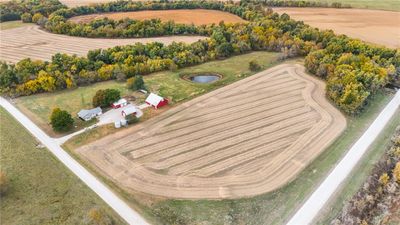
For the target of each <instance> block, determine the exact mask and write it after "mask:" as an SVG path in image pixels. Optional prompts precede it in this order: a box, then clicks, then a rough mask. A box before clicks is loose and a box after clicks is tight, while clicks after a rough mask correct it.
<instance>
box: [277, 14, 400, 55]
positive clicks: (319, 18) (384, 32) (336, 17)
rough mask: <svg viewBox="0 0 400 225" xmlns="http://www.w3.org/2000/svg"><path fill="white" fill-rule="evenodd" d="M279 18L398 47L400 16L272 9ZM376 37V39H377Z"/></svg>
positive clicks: (399, 43) (399, 41)
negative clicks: (279, 15)
mask: <svg viewBox="0 0 400 225" xmlns="http://www.w3.org/2000/svg"><path fill="white" fill-rule="evenodd" d="M273 10H274V11H275V12H277V13H279V14H282V13H287V14H288V15H290V17H291V18H293V19H295V20H301V21H304V23H306V24H309V25H311V26H313V27H317V28H320V29H331V30H333V31H334V32H335V33H337V34H346V35H348V36H349V37H352V38H358V39H361V40H363V41H366V42H370V43H374V44H379V45H384V46H386V47H389V48H399V47H400V29H399V21H400V12H391V11H382V10H366V9H334V8H273ZM377 34H379V35H377Z"/></svg>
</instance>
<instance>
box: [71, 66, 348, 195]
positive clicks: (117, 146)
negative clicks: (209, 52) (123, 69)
mask: <svg viewBox="0 0 400 225" xmlns="http://www.w3.org/2000/svg"><path fill="white" fill-rule="evenodd" d="M303 71H304V68H303V67H301V66H298V65H281V66H277V67H274V68H272V69H269V70H266V71H263V72H261V73H258V74H256V75H254V76H251V77H249V78H246V79H244V80H241V81H239V82H236V83H234V84H231V85H228V86H225V87H223V88H221V89H218V90H216V91H213V92H210V93H208V94H206V95H203V96H201V97H198V98H196V99H194V100H191V101H189V102H186V103H183V104H181V105H179V106H177V107H175V108H173V109H171V110H169V111H167V112H165V113H164V114H162V115H161V116H158V117H155V118H153V119H150V120H148V121H146V122H144V123H142V124H140V125H138V126H135V127H132V128H130V129H127V130H126V131H125V132H119V133H116V134H113V135H110V136H107V137H105V138H103V139H101V140H98V141H96V142H94V143H92V144H89V145H87V146H83V147H81V148H79V149H77V152H78V153H79V154H81V155H82V156H83V158H85V159H86V160H88V161H90V162H91V163H92V164H93V165H95V166H96V167H97V168H98V170H100V171H101V172H103V173H104V174H105V175H107V176H108V177H110V178H111V179H113V180H114V181H115V182H116V183H118V184H120V185H121V186H122V187H124V188H126V189H128V190H129V189H132V190H135V191H141V192H144V193H149V194H153V195H158V196H165V197H172V198H188V199H202V198H207V199H220V198H239V197H245V196H254V195H257V194H261V193H265V192H269V191H272V190H275V189H277V188H279V187H281V186H282V185H284V184H286V183H287V182H289V181H290V180H292V179H293V178H294V177H295V176H296V175H297V174H298V173H299V172H300V171H301V170H302V169H303V168H304V167H305V166H307V164H308V163H310V161H312V160H313V159H314V158H315V157H316V156H317V155H318V154H319V153H321V152H322V151H323V150H324V149H325V148H326V147H327V146H328V145H329V144H330V143H331V142H332V141H333V140H334V139H335V138H336V137H337V136H338V135H339V134H340V133H341V132H342V131H343V130H344V128H345V126H346V120H345V118H344V117H343V115H342V114H341V113H340V112H339V111H338V110H337V109H336V108H335V107H333V106H332V105H330V103H329V102H328V101H327V100H326V99H325V94H324V83H323V82H322V81H319V80H316V79H314V78H312V77H310V76H308V75H306V74H305V73H304V72H303Z"/></svg>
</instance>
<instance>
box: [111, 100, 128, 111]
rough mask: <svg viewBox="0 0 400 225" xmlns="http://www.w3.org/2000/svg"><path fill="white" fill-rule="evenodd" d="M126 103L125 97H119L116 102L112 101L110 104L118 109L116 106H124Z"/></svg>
mask: <svg viewBox="0 0 400 225" xmlns="http://www.w3.org/2000/svg"><path fill="white" fill-rule="evenodd" d="M126 105H128V101H126V99H124V98H121V99H120V100H118V101H117V102H114V103H113V104H112V105H111V107H113V108H114V109H118V108H121V107H124V106H126Z"/></svg>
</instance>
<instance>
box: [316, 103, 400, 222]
mask: <svg viewBox="0 0 400 225" xmlns="http://www.w3.org/2000/svg"><path fill="white" fill-rule="evenodd" d="M397 115H400V110H398V111H397ZM399 125H400V116H394V117H393V118H392V119H391V121H390V122H389V123H388V125H387V126H386V128H385V130H384V131H383V132H382V133H381V134H380V135H379V136H378V139H377V140H376V141H375V142H374V143H373V144H372V145H371V147H370V148H369V150H368V153H367V154H366V155H365V156H364V157H363V159H362V161H361V163H359V164H358V165H357V167H356V169H354V170H353V172H352V173H351V174H350V176H349V179H347V180H346V181H345V182H344V183H343V185H342V188H341V189H340V190H338V191H337V194H336V196H335V197H334V200H333V201H331V203H330V204H328V205H327V206H325V208H324V210H323V212H322V213H321V214H320V216H319V218H318V219H317V224H321V225H322V224H329V223H330V221H332V220H333V219H334V218H335V217H336V216H337V214H338V213H339V212H340V211H341V210H342V209H343V207H344V205H345V204H346V202H348V201H349V200H350V199H351V198H352V197H353V195H354V194H356V193H357V191H358V190H359V189H360V188H361V186H362V185H363V183H364V182H365V181H366V179H367V178H368V176H369V175H370V174H371V171H372V169H373V168H374V166H375V164H376V163H377V162H378V161H379V160H380V159H381V157H382V156H383V155H384V154H385V151H386V149H387V147H388V146H389V144H390V139H391V137H392V135H393V133H394V132H395V130H396V127H397V126H399Z"/></svg>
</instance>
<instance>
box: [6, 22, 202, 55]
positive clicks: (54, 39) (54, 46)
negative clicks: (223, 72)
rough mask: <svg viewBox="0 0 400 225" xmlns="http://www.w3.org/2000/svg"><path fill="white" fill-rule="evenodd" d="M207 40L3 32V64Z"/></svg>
mask: <svg viewBox="0 0 400 225" xmlns="http://www.w3.org/2000/svg"><path fill="white" fill-rule="evenodd" d="M203 38H204V37H200V36H173V37H157V38H131V39H105V38H80V37H71V36H66V35H58V34H52V33H48V32H45V31H43V30H40V29H39V27H38V26H26V27H20V28H15V29H8V30H4V31H1V38H0V60H5V61H8V62H14V63H15V62H18V61H19V60H21V59H24V58H28V57H29V58H31V59H41V60H50V59H51V57H52V56H53V55H54V54H56V53H67V54H77V55H79V56H86V54H87V52H88V51H89V50H92V49H99V48H110V47H114V46H119V45H128V44H134V43H137V42H141V43H149V42H154V41H157V42H162V43H164V44H170V43H172V42H173V41H176V42H180V41H182V42H186V43H192V42H195V41H197V40H199V39H203Z"/></svg>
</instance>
